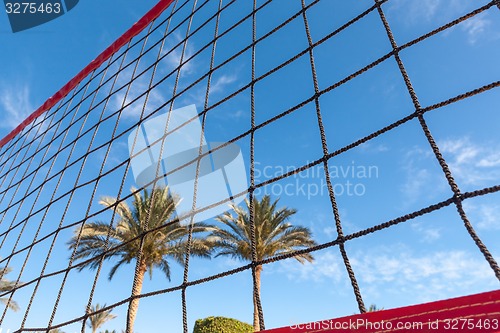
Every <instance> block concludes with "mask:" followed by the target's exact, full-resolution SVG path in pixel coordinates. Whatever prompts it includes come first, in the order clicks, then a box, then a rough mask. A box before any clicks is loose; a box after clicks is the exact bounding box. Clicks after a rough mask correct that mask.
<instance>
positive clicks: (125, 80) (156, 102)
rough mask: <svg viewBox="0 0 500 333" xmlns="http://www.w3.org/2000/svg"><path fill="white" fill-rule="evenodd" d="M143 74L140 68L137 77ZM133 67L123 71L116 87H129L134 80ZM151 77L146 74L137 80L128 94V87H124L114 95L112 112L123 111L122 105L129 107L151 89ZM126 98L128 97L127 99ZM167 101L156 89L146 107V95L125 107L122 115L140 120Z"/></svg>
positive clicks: (150, 94)
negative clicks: (141, 116)
mask: <svg viewBox="0 0 500 333" xmlns="http://www.w3.org/2000/svg"><path fill="white" fill-rule="evenodd" d="M140 72H141V69H140V67H139V68H138V69H137V71H136V75H137V74H139V73H140ZM132 74H133V67H132V66H131V67H128V68H127V69H125V70H123V71H122V72H121V73H120V74H119V77H118V80H117V83H116V86H117V87H121V86H123V85H128V84H129V83H130V81H131V80H132ZM149 81H150V77H149V76H148V75H147V73H146V74H144V75H142V76H140V77H138V78H136V79H135V80H134V81H133V82H132V83H131V84H130V89H129V92H128V94H127V87H124V88H123V89H122V90H120V91H119V92H118V93H116V94H114V95H113V97H112V104H111V109H110V111H111V112H115V111H117V110H119V109H121V107H122V105H128V104H129V103H131V102H132V101H134V100H135V99H136V98H138V97H139V96H140V95H141V94H144V93H145V92H146V91H147V90H148V88H149ZM125 96H126V97H125ZM166 100H167V97H166V96H164V95H163V94H162V93H161V92H160V90H159V88H158V87H156V88H154V89H153V90H151V91H150V92H149V96H148V101H147V104H146V107H144V104H145V103H146V94H144V96H142V97H140V98H139V99H138V100H137V101H135V102H134V103H133V104H131V105H128V106H126V107H125V109H124V110H123V113H122V117H126V118H131V119H132V120H135V121H136V120H139V117H140V115H141V113H142V112H143V108H144V114H143V117H144V116H146V115H148V114H150V113H151V112H153V111H155V110H156V109H158V108H159V107H160V106H161V105H163V104H164V103H165V102H166Z"/></svg>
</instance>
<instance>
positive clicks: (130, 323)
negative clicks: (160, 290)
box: [127, 261, 147, 333]
mask: <svg viewBox="0 0 500 333" xmlns="http://www.w3.org/2000/svg"><path fill="white" fill-rule="evenodd" d="M146 271H147V266H146V263H145V262H144V261H141V263H140V265H139V270H138V272H137V274H136V276H134V286H133V288H132V296H139V295H140V294H141V291H142V283H143V281H144V275H145V274H146ZM138 308H139V298H134V299H133V300H132V301H130V304H129V306H128V315H127V333H132V332H133V331H134V322H135V317H136V316H137V309H138Z"/></svg>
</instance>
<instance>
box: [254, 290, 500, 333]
mask: <svg viewBox="0 0 500 333" xmlns="http://www.w3.org/2000/svg"><path fill="white" fill-rule="evenodd" d="M298 302H300V300H299V301H298ZM304 306H307V304H304ZM362 322H365V323H366V322H369V323H371V324H369V325H368V326H366V325H363V324H361V325H358V326H354V325H349V323H362ZM486 322H488V323H489V324H490V325H489V326H490V327H489V328H485V327H484V324H485V323H486ZM493 322H497V323H498V325H491V324H492V323H493ZM336 323H337V324H336ZM346 323H347V324H346ZM383 323H385V325H384V324H383ZM388 323H392V324H388ZM397 323H403V324H404V323H409V324H413V323H422V324H423V327H422V328H421V329H417V328H415V329H414V330H408V329H403V328H400V329H397ZM481 323H482V324H483V325H481ZM342 324H343V325H344V327H341V326H342ZM403 324H402V325H403ZM430 324H432V326H429V325H430ZM464 325H465V326H464ZM468 325H470V327H468ZM472 325H474V327H472ZM389 326H392V329H388V327H389ZM462 326H464V327H462ZM480 326H482V327H480ZM487 326H488V325H487ZM335 327H337V328H335ZM495 327H496V328H495ZM410 331H411V332H415V333H418V332H436V333H439V332H470V333H476V332H477V333H479V332H482V333H486V332H500V290H495V291H490V292H486V293H481V294H475V295H470V296H464V297H458V298H451V299H447V300H441V301H436V302H431V303H424V304H418V305H412V306H406V307H401V308H396V309H390V310H382V311H374V312H367V313H365V314H357V315H353V316H348V317H342V318H336V319H331V320H322V321H319V322H315V323H307V324H298V325H297V324H294V325H293V326H290V327H283V328H277V329H271V330H266V331H263V333H264V332H265V333H313V332H321V333H334V332H335V333H339V332H343V333H344V332H357V333H360V332H364V333H382V332H410Z"/></svg>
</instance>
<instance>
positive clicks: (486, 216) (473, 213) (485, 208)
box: [463, 201, 500, 230]
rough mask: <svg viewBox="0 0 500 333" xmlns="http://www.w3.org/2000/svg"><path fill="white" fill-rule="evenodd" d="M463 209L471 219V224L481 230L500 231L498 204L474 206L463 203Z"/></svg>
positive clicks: (499, 206) (469, 202)
mask: <svg viewBox="0 0 500 333" xmlns="http://www.w3.org/2000/svg"><path fill="white" fill-rule="evenodd" d="M463 206H464V209H465V211H466V212H467V213H468V215H469V216H470V217H471V221H472V224H473V225H474V226H475V227H476V226H477V228H478V229H482V230H500V204H497V203H490V204H478V205H476V204H474V203H472V202H471V201H465V202H464V204H463Z"/></svg>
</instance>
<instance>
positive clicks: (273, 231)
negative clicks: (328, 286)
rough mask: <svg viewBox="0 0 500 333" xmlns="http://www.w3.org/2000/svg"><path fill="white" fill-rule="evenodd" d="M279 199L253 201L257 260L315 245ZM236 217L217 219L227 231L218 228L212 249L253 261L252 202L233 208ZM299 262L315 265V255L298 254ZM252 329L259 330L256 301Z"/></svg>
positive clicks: (226, 215)
mask: <svg viewBox="0 0 500 333" xmlns="http://www.w3.org/2000/svg"><path fill="white" fill-rule="evenodd" d="M277 204H278V200H276V201H274V202H272V203H271V198H270V196H269V195H266V196H264V197H263V198H262V200H260V201H259V200H258V199H255V200H254V225H255V247H256V252H257V253H256V260H257V261H262V260H264V259H266V258H269V257H273V256H276V255H280V254H286V253H290V252H293V251H296V250H299V249H303V248H307V247H311V246H314V245H316V242H315V241H314V240H312V238H311V231H310V230H309V229H308V228H305V227H300V226H292V225H291V224H290V223H288V222H287V221H288V220H289V218H290V217H291V216H292V215H293V214H295V213H296V212H297V211H296V210H295V209H288V208H286V207H285V208H279V209H278V208H277V207H276V206H277ZM231 208H232V209H233V210H234V212H235V213H236V215H233V214H231V213H230V212H226V213H224V214H222V215H220V216H218V217H216V220H217V221H219V222H221V223H223V224H224V225H225V226H226V227H227V229H228V230H226V229H222V228H217V229H216V230H215V231H213V232H212V233H211V234H210V237H209V239H210V241H211V242H212V246H213V247H214V248H215V249H217V251H218V253H217V255H216V256H217V257H218V256H231V257H233V258H238V259H240V260H244V261H252V247H251V241H250V239H251V236H250V235H251V233H250V214H249V212H250V203H249V201H248V200H246V207H245V208H242V207H239V206H236V205H234V204H232V205H231ZM294 258H295V259H296V260H297V261H299V262H300V263H302V264H303V263H305V261H309V262H312V261H313V260H314V258H313V256H312V255H311V254H309V253H303V254H297V255H296V256H295V257H294ZM261 272H262V265H257V266H256V267H255V280H256V284H257V287H256V292H257V294H258V295H259V296H260V275H261ZM253 302H254V315H253V327H254V330H255V331H259V330H260V323H259V316H258V309H257V304H256V299H255V298H254V300H253Z"/></svg>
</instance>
